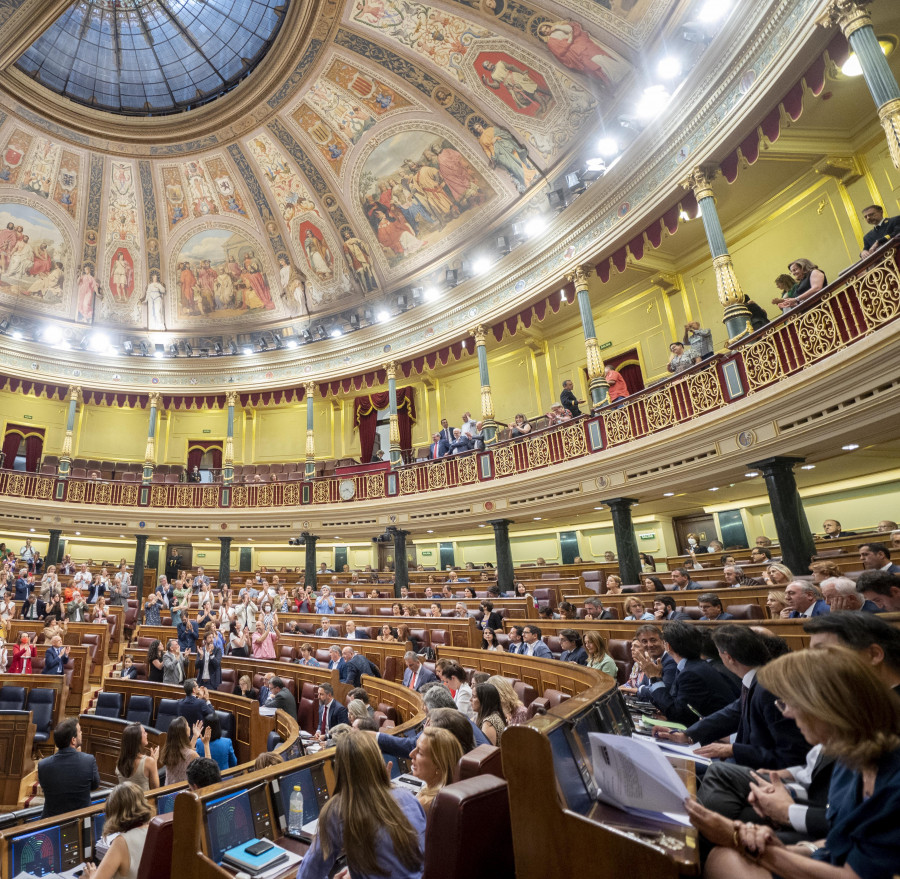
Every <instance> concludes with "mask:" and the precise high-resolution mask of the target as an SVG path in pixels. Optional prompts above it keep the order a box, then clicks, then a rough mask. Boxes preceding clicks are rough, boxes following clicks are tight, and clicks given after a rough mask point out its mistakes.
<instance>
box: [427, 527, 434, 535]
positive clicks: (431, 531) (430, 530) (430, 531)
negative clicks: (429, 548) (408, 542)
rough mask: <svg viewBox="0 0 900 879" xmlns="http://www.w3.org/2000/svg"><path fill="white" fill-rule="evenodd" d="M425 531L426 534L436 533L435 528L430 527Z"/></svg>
mask: <svg viewBox="0 0 900 879" xmlns="http://www.w3.org/2000/svg"><path fill="white" fill-rule="evenodd" d="M425 533H426V534H434V531H433V529H431V528H429V529H428V530H427V531H426V532H425Z"/></svg>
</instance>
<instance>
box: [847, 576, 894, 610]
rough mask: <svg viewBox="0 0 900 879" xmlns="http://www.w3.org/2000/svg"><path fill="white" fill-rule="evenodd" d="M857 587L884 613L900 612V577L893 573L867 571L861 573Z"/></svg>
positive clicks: (867, 599)
mask: <svg viewBox="0 0 900 879" xmlns="http://www.w3.org/2000/svg"><path fill="white" fill-rule="evenodd" d="M856 589H857V591H858V592H860V593H861V594H862V596H863V597H864V598H865V599H866V601H871V602H872V603H873V604H875V605H877V607H878V609H879V610H880V611H881V612H882V613H900V579H898V578H897V577H895V576H893V574H885V573H884V572H882V571H865V572H864V573H862V574H860V575H859V579H858V580H857V581H856Z"/></svg>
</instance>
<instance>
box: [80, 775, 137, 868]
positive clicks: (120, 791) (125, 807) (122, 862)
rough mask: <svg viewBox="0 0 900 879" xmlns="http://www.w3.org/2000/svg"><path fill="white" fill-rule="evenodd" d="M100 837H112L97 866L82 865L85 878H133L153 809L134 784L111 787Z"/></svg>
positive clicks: (127, 783) (91, 864)
mask: <svg viewBox="0 0 900 879" xmlns="http://www.w3.org/2000/svg"><path fill="white" fill-rule="evenodd" d="M104 811H105V813H106V819H105V820H104V822H103V836H104V837H109V836H111V835H113V834H115V838H114V839H113V840H112V842H111V843H110V845H109V848H108V849H107V851H106V854H105V855H104V856H103V860H102V861H101V862H100V866H99V867H95V866H94V864H93V863H91V862H90V861H88V862H86V863H85V865H84V873H83V874H82V875H83V876H84V877H85V879H136V877H137V875H138V870H139V869H140V866H141V857H142V856H143V853H144V844H145V843H146V841H147V830H148V828H149V827H150V819H151V818H152V817H153V809H152V808H151V807H150V804H149V803H148V802H147V798H146V797H145V796H144V791H143V790H141V788H139V787H138V786H137V785H136V784H133V783H131V782H127V781H126V782H122V783H120V784H118V785H116V787H114V788H113V790H112V793H111V794H110V795H109V796H108V797H107V799H106V803H105V805H104Z"/></svg>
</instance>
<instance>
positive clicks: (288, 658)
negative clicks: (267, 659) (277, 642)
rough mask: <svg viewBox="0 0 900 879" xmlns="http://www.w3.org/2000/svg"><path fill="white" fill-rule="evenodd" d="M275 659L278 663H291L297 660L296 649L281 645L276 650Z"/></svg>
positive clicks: (288, 645)
mask: <svg viewBox="0 0 900 879" xmlns="http://www.w3.org/2000/svg"><path fill="white" fill-rule="evenodd" d="M277 658H278V660H279V661H280V662H293V661H294V660H295V659H296V658H297V648H296V647H292V646H291V645H290V644H282V645H281V646H280V647H279V648H278V657H277Z"/></svg>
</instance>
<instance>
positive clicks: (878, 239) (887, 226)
mask: <svg viewBox="0 0 900 879" xmlns="http://www.w3.org/2000/svg"><path fill="white" fill-rule="evenodd" d="M862 215H863V219H864V220H865V221H866V222H867V223H868V224H869V225H870V226H872V229H871V230H870V231H869V232H866V234H865V236H864V237H863V250H862V253H860V256H868V255H869V254H870V253H874V252H875V251H876V250H878V248H879V247H880V246H881V245H882V244H884V242H885V241H889V240H890V239H891V238H893V237H894V236H895V235H898V234H900V217H885V216H884V208H882V207H881V205H877V204H870V205H869V206H868V207H867V208H863V211H862Z"/></svg>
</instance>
